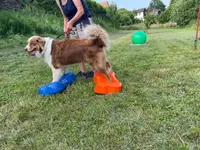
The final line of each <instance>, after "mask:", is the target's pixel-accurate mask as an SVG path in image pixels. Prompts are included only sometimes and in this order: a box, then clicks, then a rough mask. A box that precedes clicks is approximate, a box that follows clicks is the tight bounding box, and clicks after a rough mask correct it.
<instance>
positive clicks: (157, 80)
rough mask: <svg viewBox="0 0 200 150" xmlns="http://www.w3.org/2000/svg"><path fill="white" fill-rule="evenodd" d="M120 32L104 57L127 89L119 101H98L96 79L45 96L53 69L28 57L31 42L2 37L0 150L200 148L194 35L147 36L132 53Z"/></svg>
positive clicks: (166, 32) (199, 61)
mask: <svg viewBox="0 0 200 150" xmlns="http://www.w3.org/2000/svg"><path fill="white" fill-rule="evenodd" d="M123 33H126V34H127V32H123ZM123 33H122V32H120V33H117V34H116V35H112V37H113V38H114V40H113V41H112V48H111V50H110V52H108V53H107V56H108V58H109V60H110V62H111V64H112V67H113V70H114V72H115V73H116V76H117V78H118V79H119V80H120V81H121V82H122V84H123V90H122V92H121V93H119V94H114V95H96V94H94V93H93V88H94V85H93V82H92V80H89V81H83V80H80V79H78V80H77V81H76V82H75V83H74V84H73V85H72V86H70V87H69V88H68V89H66V90H65V91H64V92H63V93H62V94H57V95H54V96H49V97H41V96H39V95H38V94H37V89H38V87H40V86H41V85H44V84H46V83H49V82H50V81H51V80H52V77H51V71H50V69H49V68H48V67H47V65H46V64H45V63H43V61H42V60H39V59H36V58H35V57H29V56H28V55H27V54H26V53H25V52H23V47H24V45H25V42H26V39H27V38H26V37H21V36H14V37H13V38H8V39H1V40H0V64H1V68H0V149H2V150H4V149H5V150H133V149H138V150H144V149H156V150H162V149H163V150H172V149H175V150H176V149H177V150H187V149H200V144H199V143H200V118H199V115H200V47H199V50H198V51H194V50H193V44H194V35H195V31H189V30H173V29H158V30H149V31H148V42H147V44H146V45H144V46H132V47H131V46H129V45H130V39H131V31H130V32H129V34H127V35H124V34H123ZM119 35H120V36H122V35H123V36H122V37H121V38H120V37H119ZM116 37H117V38H116ZM78 68H79V67H78V65H74V66H73V67H71V68H70V69H69V70H70V71H73V72H75V73H76V72H78Z"/></svg>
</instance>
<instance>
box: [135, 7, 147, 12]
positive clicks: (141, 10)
mask: <svg viewBox="0 0 200 150" xmlns="http://www.w3.org/2000/svg"><path fill="white" fill-rule="evenodd" d="M145 11H146V8H141V9H138V10H136V12H137V13H141V12H145Z"/></svg>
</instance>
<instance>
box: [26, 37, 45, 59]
mask: <svg viewBox="0 0 200 150" xmlns="http://www.w3.org/2000/svg"><path fill="white" fill-rule="evenodd" d="M44 45H45V39H44V38H43V37H40V36H32V37H30V38H29V39H28V41H27V45H26V47H25V48H24V50H25V51H27V52H28V53H29V55H30V56H35V55H40V54H41V53H42V52H43V49H44Z"/></svg>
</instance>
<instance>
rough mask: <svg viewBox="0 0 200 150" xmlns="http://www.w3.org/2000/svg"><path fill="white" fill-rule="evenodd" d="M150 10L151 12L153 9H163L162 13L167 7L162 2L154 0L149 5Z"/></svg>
mask: <svg viewBox="0 0 200 150" xmlns="http://www.w3.org/2000/svg"><path fill="white" fill-rule="evenodd" d="M148 9H149V10H150V11H151V10H153V9H161V10H162V11H164V10H165V5H164V3H163V2H162V0H152V1H151V2H150V4H149V7H148Z"/></svg>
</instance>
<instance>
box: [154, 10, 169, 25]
mask: <svg viewBox="0 0 200 150" xmlns="http://www.w3.org/2000/svg"><path fill="white" fill-rule="evenodd" d="M157 20H158V22H159V23H161V24H164V23H167V22H168V21H170V9H166V10H165V11H164V12H162V13H161V14H160V15H159V16H158V17H157Z"/></svg>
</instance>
